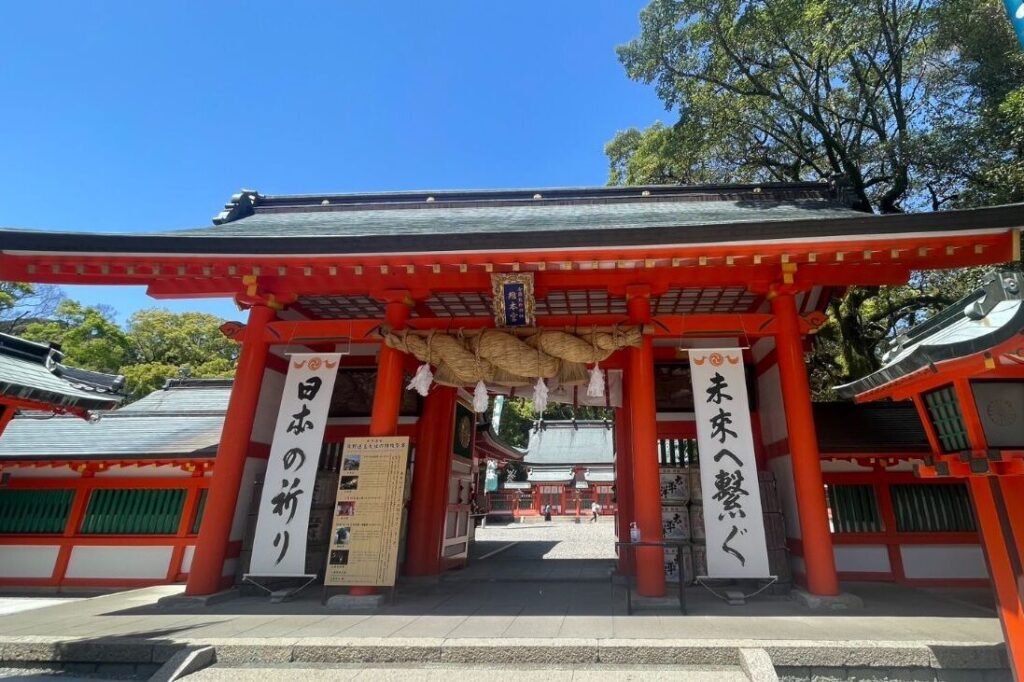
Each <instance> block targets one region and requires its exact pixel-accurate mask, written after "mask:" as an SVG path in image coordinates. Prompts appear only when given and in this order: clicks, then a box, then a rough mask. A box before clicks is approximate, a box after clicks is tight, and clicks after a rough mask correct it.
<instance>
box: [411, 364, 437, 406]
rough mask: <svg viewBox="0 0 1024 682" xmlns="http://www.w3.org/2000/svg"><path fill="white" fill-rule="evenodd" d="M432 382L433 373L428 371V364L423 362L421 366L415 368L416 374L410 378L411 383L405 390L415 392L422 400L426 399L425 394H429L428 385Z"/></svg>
mask: <svg viewBox="0 0 1024 682" xmlns="http://www.w3.org/2000/svg"><path fill="white" fill-rule="evenodd" d="M433 382H434V373H433V372H431V371H430V363H429V362H424V363H423V364H422V365H420V366H419V367H417V368H416V374H414V375H413V376H412V381H410V382H409V385H408V386H406V387H405V388H406V389H407V390H409V391H416V392H417V393H419V394H420V395H421V396H423V397H424V398H426V397H427V393H429V392H430V384H432V383H433Z"/></svg>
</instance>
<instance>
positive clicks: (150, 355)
mask: <svg viewBox="0 0 1024 682" xmlns="http://www.w3.org/2000/svg"><path fill="white" fill-rule="evenodd" d="M221 324H223V320H221V319H220V318H218V317H215V316H213V315H208V314H205V313H172V312H170V311H168V310H163V309H159V308H153V309H148V310H140V311H138V312H136V313H135V314H134V315H132V316H131V317H130V318H129V320H128V324H127V327H126V328H125V329H122V328H121V327H120V326H118V325H117V323H116V322H115V321H114V317H113V313H112V311H111V310H110V309H107V308H104V307H102V306H98V307H91V306H83V305H82V304H80V303H78V302H76V301H71V300H64V301H62V302H61V303H60V305H59V306H58V307H57V309H56V311H55V314H54V316H53V318H52V319H49V320H45V321H36V322H32V323H30V324H28V325H27V326H26V327H25V329H24V330H23V332H22V334H21V335H22V336H24V337H25V338H27V339H29V340H31V341H40V342H54V343H59V344H60V345H61V349H62V350H63V352H64V357H65V361H66V362H67V363H68V364H70V365H73V366H76V367H81V368H83V369H91V370H96V371H99V372H108V373H112V374H123V375H124V376H125V379H126V383H127V388H128V392H129V395H130V398H131V399H132V400H135V399H138V398H141V397H142V396H144V395H146V394H147V393H150V392H151V391H154V390H156V389H158V388H160V387H161V386H162V385H163V384H164V382H165V381H166V380H167V379H171V378H176V377H181V376H190V377H195V378H219V377H225V378H228V377H231V376H232V374H233V373H234V368H235V363H236V362H237V360H238V346H237V344H236V343H235V342H233V341H231V340H230V339H228V338H226V337H225V336H224V335H223V334H221V333H220V326H221Z"/></svg>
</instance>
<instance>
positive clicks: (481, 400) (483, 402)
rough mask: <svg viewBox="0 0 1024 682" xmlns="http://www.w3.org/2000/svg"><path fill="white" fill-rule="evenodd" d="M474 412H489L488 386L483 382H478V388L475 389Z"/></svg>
mask: <svg viewBox="0 0 1024 682" xmlns="http://www.w3.org/2000/svg"><path fill="white" fill-rule="evenodd" d="M473 410H474V411H475V412H486V411H487V384H485V383H484V382H483V381H478V382H476V388H475V389H473Z"/></svg>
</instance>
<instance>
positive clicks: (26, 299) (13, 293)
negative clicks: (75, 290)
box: [0, 281, 64, 335]
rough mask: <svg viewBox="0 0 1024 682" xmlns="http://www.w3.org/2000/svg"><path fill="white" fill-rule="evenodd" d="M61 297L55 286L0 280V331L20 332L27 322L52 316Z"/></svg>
mask: <svg viewBox="0 0 1024 682" xmlns="http://www.w3.org/2000/svg"><path fill="white" fill-rule="evenodd" d="M63 298H64V295H63V294H62V293H61V290H60V289H59V288H58V287H55V286H50V285H46V284H25V283H23V282H2V281H0V332H2V333H4V334H15V335H18V334H20V333H21V332H22V331H24V329H25V327H26V326H27V325H28V324H29V323H31V322H34V321H38V320H40V319H45V318H48V317H50V316H52V315H53V314H54V313H55V312H56V309H57V306H58V305H59V304H60V302H61V300H63Z"/></svg>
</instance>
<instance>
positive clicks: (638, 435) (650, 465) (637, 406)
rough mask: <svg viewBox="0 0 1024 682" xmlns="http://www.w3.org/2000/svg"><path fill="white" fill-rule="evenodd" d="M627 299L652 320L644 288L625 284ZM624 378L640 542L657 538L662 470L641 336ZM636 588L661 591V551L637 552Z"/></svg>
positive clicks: (643, 318) (646, 345) (650, 362)
mask: <svg viewBox="0 0 1024 682" xmlns="http://www.w3.org/2000/svg"><path fill="white" fill-rule="evenodd" d="M630 289H631V290H630V291H627V296H628V300H627V302H626V306H627V309H628V310H629V321H630V322H631V323H633V324H646V323H648V322H650V320H651V302H650V299H649V298H648V292H647V291H646V290H643V291H639V290H636V289H634V288H632V287H631V288H630ZM626 362H627V367H626V379H627V383H628V384H629V389H628V390H629V404H630V441H631V443H630V445H631V449H632V456H633V514H634V516H635V517H636V523H637V526H639V528H640V536H641V537H640V539H641V541H643V542H659V541H660V540H661V539H662V528H661V474H660V471H659V468H658V418H657V414H656V413H655V404H654V348H653V342H652V340H651V337H650V336H644V337H643V341H642V342H641V345H640V347H639V348H630V349H629V352H628V353H627V360H626ZM636 584H637V592H638V593H640V595H642V596H644V597H660V596H662V595H664V594H665V551H664V550H663V549H662V548H660V547H645V548H640V549H638V550H637V551H636Z"/></svg>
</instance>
